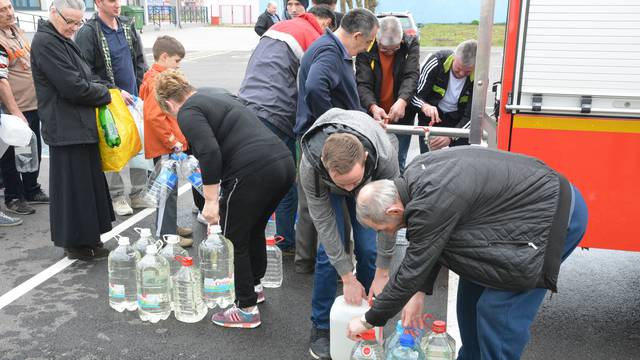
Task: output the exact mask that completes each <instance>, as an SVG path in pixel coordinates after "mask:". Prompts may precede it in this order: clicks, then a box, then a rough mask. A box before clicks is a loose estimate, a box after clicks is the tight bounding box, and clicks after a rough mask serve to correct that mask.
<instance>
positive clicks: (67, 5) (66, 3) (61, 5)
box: [51, 0, 85, 11]
mask: <svg viewBox="0 0 640 360" xmlns="http://www.w3.org/2000/svg"><path fill="white" fill-rule="evenodd" d="M51 5H52V6H53V7H55V8H56V9H58V11H62V10H64V9H73V10H80V11H84V8H85V5H84V1H82V0H53V3H52V4H51Z"/></svg>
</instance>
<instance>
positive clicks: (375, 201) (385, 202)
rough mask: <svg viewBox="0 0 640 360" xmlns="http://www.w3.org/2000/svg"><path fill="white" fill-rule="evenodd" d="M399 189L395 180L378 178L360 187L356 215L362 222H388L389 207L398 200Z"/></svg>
mask: <svg viewBox="0 0 640 360" xmlns="http://www.w3.org/2000/svg"><path fill="white" fill-rule="evenodd" d="M398 198H399V196H398V189H397V188H396V184H395V183H394V182H393V180H388V179H384V180H376V181H372V182H370V183H368V184H367V185H365V186H363V187H362V189H360V193H359V194H358V201H357V203H356V216H357V218H358V221H359V222H360V223H364V220H369V221H370V222H373V223H375V224H384V223H386V222H388V220H389V217H388V216H387V213H386V211H387V209H388V208H390V207H391V205H393V204H395V202H396V201H397V200H398Z"/></svg>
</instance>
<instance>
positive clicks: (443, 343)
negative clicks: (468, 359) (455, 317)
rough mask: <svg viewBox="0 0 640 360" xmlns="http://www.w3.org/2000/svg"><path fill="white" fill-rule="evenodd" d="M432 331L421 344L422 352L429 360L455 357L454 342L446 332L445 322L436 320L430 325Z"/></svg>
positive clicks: (443, 359)
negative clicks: (422, 345) (422, 346)
mask: <svg viewBox="0 0 640 360" xmlns="http://www.w3.org/2000/svg"><path fill="white" fill-rule="evenodd" d="M431 330H432V331H433V332H432V333H431V335H429V337H428V338H427V341H426V342H424V341H423V344H424V345H426V346H425V347H424V348H423V351H424V354H425V356H426V358H427V359H429V360H453V359H455V357H456V342H455V340H454V339H453V338H452V337H451V336H450V335H449V334H447V324H446V323H445V322H444V321H440V320H436V321H434V322H433V325H432V327H431Z"/></svg>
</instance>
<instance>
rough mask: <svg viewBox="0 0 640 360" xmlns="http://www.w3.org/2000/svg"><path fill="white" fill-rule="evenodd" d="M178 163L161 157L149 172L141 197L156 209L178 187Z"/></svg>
mask: <svg viewBox="0 0 640 360" xmlns="http://www.w3.org/2000/svg"><path fill="white" fill-rule="evenodd" d="M177 167H178V161H176V160H173V159H171V158H166V157H163V158H162V159H161V160H160V161H158V163H157V164H156V167H155V169H154V170H153V171H152V172H151V175H150V176H149V180H148V182H147V187H146V189H145V190H144V193H143V196H144V198H145V199H146V200H147V201H149V202H150V203H152V204H154V205H155V206H156V207H158V206H159V205H160V204H162V203H163V202H164V201H166V199H167V197H168V196H169V194H170V193H171V191H173V189H175V188H176V186H177V185H178V173H177Z"/></svg>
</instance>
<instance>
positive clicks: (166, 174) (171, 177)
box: [158, 169, 178, 190]
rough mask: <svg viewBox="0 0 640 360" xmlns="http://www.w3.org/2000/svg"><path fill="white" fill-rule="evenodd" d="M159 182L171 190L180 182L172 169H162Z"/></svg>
mask: <svg viewBox="0 0 640 360" xmlns="http://www.w3.org/2000/svg"><path fill="white" fill-rule="evenodd" d="M158 182H159V183H160V184H162V185H163V186H165V187H167V188H168V189H169V190H173V189H174V188H175V187H176V184H177V183H178V176H177V175H176V174H175V173H173V172H172V171H170V170H167V169H162V171H161V172H160V175H158Z"/></svg>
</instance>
